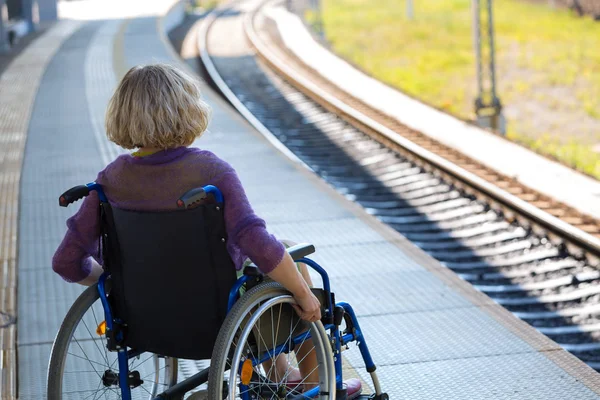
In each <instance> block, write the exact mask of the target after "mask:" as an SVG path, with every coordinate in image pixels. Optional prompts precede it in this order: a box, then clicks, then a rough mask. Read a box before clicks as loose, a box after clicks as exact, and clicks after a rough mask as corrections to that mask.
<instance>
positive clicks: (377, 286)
mask: <svg viewBox="0 0 600 400" xmlns="http://www.w3.org/2000/svg"><path fill="white" fill-rule="evenodd" d="M331 287H332V290H333V292H334V293H335V295H336V296H335V297H336V301H345V302H347V303H350V304H351V305H352V307H353V308H354V311H355V312H356V314H357V315H359V316H363V315H365V316H366V315H386V314H397V313H406V312H416V311H428V310H441V309H450V308H459V307H473V304H471V303H469V302H468V301H467V300H465V299H464V298H463V297H461V296H460V295H459V294H458V293H456V292H455V291H453V290H452V289H450V288H448V287H447V286H445V285H444V284H443V283H442V282H441V281H440V280H439V279H437V278H435V277H434V276H433V275H431V273H429V272H427V271H402V272H388V273H385V274H381V273H377V272H374V271H371V273H370V274H365V275H355V276H352V277H343V278H333V279H332V280H331Z"/></svg>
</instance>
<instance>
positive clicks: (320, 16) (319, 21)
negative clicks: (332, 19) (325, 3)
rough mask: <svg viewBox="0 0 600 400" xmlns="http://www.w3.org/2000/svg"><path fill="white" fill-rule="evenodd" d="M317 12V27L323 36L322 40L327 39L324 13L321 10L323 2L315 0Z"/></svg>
mask: <svg viewBox="0 0 600 400" xmlns="http://www.w3.org/2000/svg"><path fill="white" fill-rule="evenodd" d="M315 11H316V13H317V26H318V29H319V35H321V39H323V38H324V37H325V32H324V31H323V12H322V10H321V0H315Z"/></svg>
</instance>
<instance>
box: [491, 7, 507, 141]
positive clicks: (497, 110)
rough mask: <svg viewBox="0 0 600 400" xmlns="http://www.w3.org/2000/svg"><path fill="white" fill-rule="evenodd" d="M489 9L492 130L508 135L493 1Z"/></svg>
mask: <svg viewBox="0 0 600 400" xmlns="http://www.w3.org/2000/svg"><path fill="white" fill-rule="evenodd" d="M487 2H488V4H487V6H488V7H487V8H488V36H489V38H488V39H489V47H490V80H491V82H490V83H491V91H492V93H491V94H492V104H491V107H492V109H493V110H494V113H493V114H492V121H491V125H492V128H493V129H495V130H497V131H499V132H500V133H502V134H505V133H506V127H505V123H504V117H503V116H502V104H501V103H500V99H499V98H498V95H497V91H496V44H495V42H494V12H493V10H494V5H493V0H487Z"/></svg>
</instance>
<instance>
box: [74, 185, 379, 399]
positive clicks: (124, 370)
mask: <svg viewBox="0 0 600 400" xmlns="http://www.w3.org/2000/svg"><path fill="white" fill-rule="evenodd" d="M85 186H86V187H87V188H88V190H89V191H96V193H97V194H98V198H99V199H100V201H101V202H108V199H107V198H106V195H105V194H104V191H103V190H102V187H101V186H100V185H99V184H97V183H95V182H92V183H88V184H86V185H85ZM203 190H204V193H206V194H212V195H213V197H214V198H215V200H216V201H217V203H219V204H222V203H223V195H222V194H221V192H220V190H219V189H218V188H217V187H215V186H212V185H207V186H204V187H203ZM296 262H298V263H304V264H306V265H308V266H309V267H311V268H312V269H313V270H315V271H316V272H317V273H318V274H319V275H320V276H321V278H322V280H323V289H324V290H325V293H326V299H327V305H326V308H325V315H324V316H323V317H324V320H326V321H333V320H334V309H335V307H334V305H333V304H332V297H331V287H330V281H329V276H328V275H327V272H326V271H325V269H324V268H323V267H321V266H320V265H319V264H317V263H316V262H315V261H313V260H311V259H309V258H306V257H305V258H301V259H298V260H296ZM109 276H110V274H109V273H108V272H105V273H104V274H102V275H101V276H100V279H99V281H98V293H99V295H100V300H101V302H102V307H103V309H104V317H105V320H106V328H107V332H108V331H112V330H113V315H112V311H111V308H110V304H109V302H108V298H107V293H106V280H107V279H108V277H109ZM254 278H255V277H253V276H248V275H244V276H242V277H241V278H239V279H238V280H237V281H236V283H235V284H234V285H233V287H232V288H231V290H230V292H229V302H228V306H227V312H229V311H230V310H231V308H232V307H233V305H234V304H235V302H236V301H237V300H238V299H239V297H240V294H239V293H240V292H239V290H240V289H241V288H242V286H243V285H244V284H246V283H247V282H248V281H250V280H251V279H254ZM335 306H337V307H342V308H343V310H344V312H345V313H346V314H347V315H348V316H349V317H350V319H351V322H352V328H353V329H352V332H347V333H345V334H344V335H341V334H340V330H339V325H335V324H333V323H328V324H326V325H325V326H324V327H325V330H326V331H329V332H330V336H331V337H332V338H333V339H334V341H335V346H334V349H333V353H334V365H335V376H336V386H337V389H338V390H342V389H343V385H342V379H343V377H342V356H341V353H342V346H343V345H345V344H347V343H349V342H353V341H356V342H358V347H359V350H360V352H361V355H362V357H363V360H364V362H365V366H366V369H367V372H370V373H371V372H374V371H375V369H376V366H375V363H374V362H373V359H372V358H371V354H370V352H369V348H368V347H367V343H366V341H365V338H364V336H363V334H362V331H361V329H360V326H359V324H358V320H357V318H356V314H355V313H354V310H353V309H352V307H351V306H350V304H348V303H345V302H339V303H337V304H335ZM119 335H122V333H119ZM308 338H310V332H305V333H302V334H300V335H299V336H297V337H296V338H294V340H293V342H292V344H289V343H288V344H283V345H280V346H277V347H276V348H275V349H274V351H273V352H269V351H268V352H267V353H266V357H263V358H261V359H258V360H252V363H253V365H260V364H262V363H263V362H264V361H266V360H268V359H269V358H271V357H274V356H277V355H279V354H282V353H288V352H290V351H291V350H292V349H293V348H294V347H295V346H296V345H297V344H300V343H301V342H302V341H303V340H306V339H308ZM117 339H119V340H120V339H122V337H117ZM142 353H143V352H139V351H136V350H129V351H127V349H126V348H118V364H119V386H120V388H121V396H122V398H123V400H131V389H130V387H129V365H128V362H129V360H130V359H131V358H134V357H137V356H139V355H140V354H142ZM240 393H242V398H243V399H244V400H250V395H249V393H248V391H247V390H246V387H245V386H244V385H242V384H240ZM318 394H319V387H316V388H313V389H311V390H309V391H307V392H305V393H303V394H302V396H303V397H308V398H314V397H316V396H317V395H318Z"/></svg>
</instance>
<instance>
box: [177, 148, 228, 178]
mask: <svg viewBox="0 0 600 400" xmlns="http://www.w3.org/2000/svg"><path fill="white" fill-rule="evenodd" d="M188 154H189V157H190V160H192V161H195V162H197V163H198V164H199V165H200V166H201V167H210V168H211V169H214V170H215V171H219V172H222V173H224V172H232V171H234V169H233V167H232V166H231V165H230V164H229V163H228V162H227V161H225V160H224V159H222V158H221V157H219V156H217V155H216V154H215V153H213V152H212V151H210V150H204V149H199V148H197V147H190V148H189V152H188Z"/></svg>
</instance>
